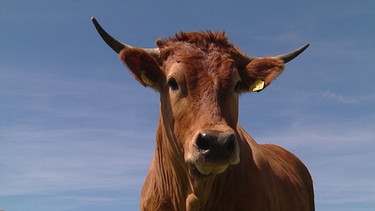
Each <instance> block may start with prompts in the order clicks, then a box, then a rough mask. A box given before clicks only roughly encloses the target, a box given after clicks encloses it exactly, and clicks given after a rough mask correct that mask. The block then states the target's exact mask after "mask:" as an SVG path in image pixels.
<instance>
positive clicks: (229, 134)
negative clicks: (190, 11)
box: [120, 43, 284, 176]
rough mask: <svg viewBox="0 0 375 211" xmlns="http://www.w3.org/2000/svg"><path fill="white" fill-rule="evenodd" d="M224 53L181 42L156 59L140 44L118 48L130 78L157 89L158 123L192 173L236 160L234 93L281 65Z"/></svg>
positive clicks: (213, 170)
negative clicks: (240, 62) (240, 60)
mask: <svg viewBox="0 0 375 211" xmlns="http://www.w3.org/2000/svg"><path fill="white" fill-rule="evenodd" d="M229 52H231V51H229ZM229 52H228V51H227V49H223V48H222V47H218V46H215V45H212V46H211V47H210V48H207V49H204V50H202V49H200V48H198V47H197V46H195V45H194V44H187V43H175V44H174V45H173V48H172V49H170V48H165V49H163V48H161V56H160V58H161V60H159V61H157V60H155V59H154V58H153V57H152V56H150V55H149V54H148V53H147V52H144V51H143V50H140V49H125V50H122V51H121V52H120V58H121V59H122V60H123V61H124V62H125V64H126V65H127V66H128V67H129V69H130V70H131V72H132V73H133V75H134V76H135V78H136V79H137V80H138V81H139V82H140V83H141V84H143V85H145V86H150V87H152V88H154V89H155V90H157V91H159V92H160V95H161V100H160V101H161V118H162V120H163V123H164V125H163V126H164V127H165V128H167V131H169V130H171V131H172V133H173V134H172V136H171V137H168V139H169V141H172V142H173V144H176V145H178V148H179V149H182V150H181V151H182V154H183V159H184V161H185V162H186V164H187V166H188V170H189V172H190V173H191V174H192V175H196V176H202V175H214V174H219V173H222V172H224V171H225V170H226V169H227V167H228V166H230V165H233V164H237V163H238V162H239V157H240V156H239V153H240V152H239V144H238V140H237V134H236V126H237V120H238V98H239V94H240V93H242V92H246V91H249V90H250V91H251V90H256V89H255V88H254V85H257V84H256V83H258V81H262V83H264V84H262V87H261V88H259V87H258V91H259V90H261V89H262V88H263V87H264V86H266V85H268V84H269V83H270V81H271V80H272V79H273V78H274V77H276V76H277V75H278V74H279V73H280V72H281V71H282V70H283V67H284V63H283V61H281V60H280V59H277V58H263V59H255V60H253V61H252V62H250V63H249V64H247V65H245V66H243V65H242V66H241V65H238V62H237V61H236V60H235V59H234V58H233V56H232V54H230V53H229Z"/></svg>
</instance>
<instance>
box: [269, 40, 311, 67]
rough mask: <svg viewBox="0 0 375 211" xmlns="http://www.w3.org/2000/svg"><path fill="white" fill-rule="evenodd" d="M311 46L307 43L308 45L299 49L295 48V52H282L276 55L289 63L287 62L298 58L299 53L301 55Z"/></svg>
mask: <svg viewBox="0 0 375 211" xmlns="http://www.w3.org/2000/svg"><path fill="white" fill-rule="evenodd" d="M309 46H310V44H306V45H304V46H302V47H300V48H298V49H297V50H295V51H293V52H290V53H286V54H282V55H279V56H276V57H277V58H279V59H281V60H283V61H284V63H287V62H290V61H291V60H292V59H294V58H296V57H297V56H298V55H300V54H301V53H302V52H303V51H304V50H306V48H308V47H309Z"/></svg>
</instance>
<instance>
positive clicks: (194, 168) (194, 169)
mask: <svg viewBox="0 0 375 211" xmlns="http://www.w3.org/2000/svg"><path fill="white" fill-rule="evenodd" d="M227 168H228V165H207V164H203V165H202V164H190V167H189V172H190V174H191V175H192V176H194V177H199V178H203V177H211V176H214V175H217V174H221V173H223V172H224V171H225V170H226V169H227Z"/></svg>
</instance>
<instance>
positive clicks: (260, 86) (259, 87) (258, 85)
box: [249, 79, 264, 92]
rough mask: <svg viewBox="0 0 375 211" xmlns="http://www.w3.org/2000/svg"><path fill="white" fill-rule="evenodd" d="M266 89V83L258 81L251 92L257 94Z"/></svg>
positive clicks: (251, 87) (251, 88)
mask: <svg viewBox="0 0 375 211" xmlns="http://www.w3.org/2000/svg"><path fill="white" fill-rule="evenodd" d="M262 89H264V81H262V80H260V79H258V80H256V81H255V82H254V83H253V84H252V85H251V86H250V88H249V90H250V91H252V92H257V91H260V90H262Z"/></svg>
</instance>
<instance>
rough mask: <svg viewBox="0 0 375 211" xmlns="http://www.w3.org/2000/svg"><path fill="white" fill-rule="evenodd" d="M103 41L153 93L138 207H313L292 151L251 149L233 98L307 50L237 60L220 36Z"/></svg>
mask: <svg viewBox="0 0 375 211" xmlns="http://www.w3.org/2000/svg"><path fill="white" fill-rule="evenodd" d="M92 20H93V22H94V25H95V27H96V29H97V30H98V32H99V34H100V35H101V36H102V38H103V39H104V41H105V42H106V43H107V44H108V45H109V46H110V47H111V48H112V49H114V50H115V51H116V52H117V53H118V54H119V56H120V58H121V60H122V61H123V62H124V63H125V64H126V65H127V66H128V67H129V69H130V71H131V73H132V74H133V76H134V77H135V79H136V80H137V81H139V82H140V83H141V84H142V85H144V86H149V87H151V88H153V89H155V90H157V91H158V92H159V93H160V118H159V124H158V128H157V133H156V148H155V154H154V156H153V159H152V162H151V166H150V169H149V172H148V175H147V178H146V180H145V182H144V185H143V188H142V194H141V202H140V208H141V210H176V211H181V210H189V211H190V210H215V211H218V210H225V211H228V210H260V211H265V210H272V211H274V210H285V211H292V210H296V211H301V210H314V192H313V184H312V179H311V176H310V174H309V171H308V170H307V168H306V167H305V166H304V164H303V163H302V162H301V161H300V160H299V159H298V158H297V157H296V156H294V155H293V154H292V153H290V152H288V151H287V150H285V149H283V148H281V147H279V146H276V145H271V144H257V143H256V142H255V141H254V139H253V138H252V137H251V136H250V135H248V134H247V133H246V131H245V130H244V129H243V128H242V127H241V126H240V125H239V124H238V123H237V121H238V98H239V95H240V94H241V93H244V92H249V91H261V90H262V89H263V88H265V87H266V86H268V85H269V84H270V83H271V81H272V80H273V79H275V78H276V77H277V76H278V75H279V74H280V73H281V72H282V71H283V69H284V63H286V62H288V61H290V60H292V59H293V58H295V57H296V56H298V55H299V54H300V53H301V52H302V51H304V50H305V49H306V48H307V47H308V45H305V46H304V47H302V48H300V49H298V50H296V51H294V52H292V53H289V54H284V55H281V56H277V57H264V58H256V57H249V56H245V55H244V54H243V53H241V52H240V51H239V50H238V49H237V48H236V47H234V46H233V45H232V44H230V43H229V42H228V39H227V38H226V37H225V35H224V33H217V32H210V31H208V32H193V33H183V32H181V33H179V34H177V35H176V36H175V37H173V38H170V39H167V40H158V41H157V45H158V48H155V49H141V48H135V47H132V46H129V45H127V44H124V43H121V42H119V41H117V40H116V39H114V38H113V37H111V36H110V35H108V34H107V33H106V32H105V31H104V30H103V28H101V26H100V25H99V24H98V22H97V21H96V20H95V19H94V18H92Z"/></svg>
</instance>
